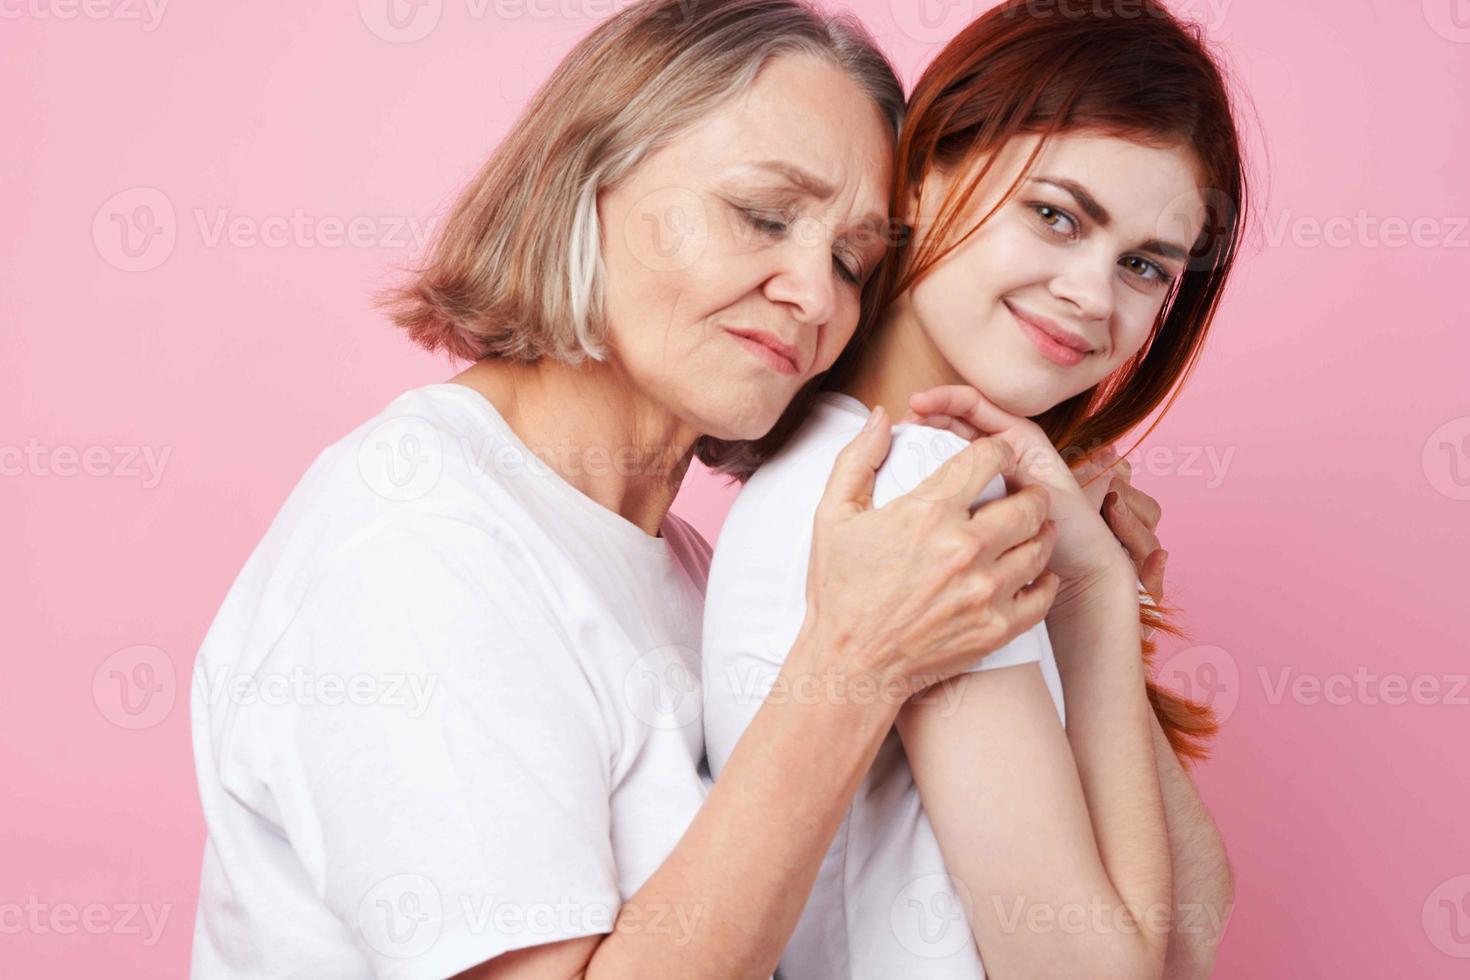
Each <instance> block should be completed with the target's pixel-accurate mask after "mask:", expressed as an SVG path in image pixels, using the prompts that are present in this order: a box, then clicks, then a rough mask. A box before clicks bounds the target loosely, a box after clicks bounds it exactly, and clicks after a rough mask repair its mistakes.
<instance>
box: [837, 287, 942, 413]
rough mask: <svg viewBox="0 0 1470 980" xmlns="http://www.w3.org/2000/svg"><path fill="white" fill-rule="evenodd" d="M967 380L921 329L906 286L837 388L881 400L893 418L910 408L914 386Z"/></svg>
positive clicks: (919, 388) (859, 397)
mask: <svg viewBox="0 0 1470 980" xmlns="http://www.w3.org/2000/svg"><path fill="white" fill-rule="evenodd" d="M966 383H967V382H966V381H965V379H964V378H963V377H961V376H960V374H959V373H958V372H957V371H955V369H954V368H953V367H952V366H951V365H950V363H949V361H947V360H945V358H944V355H942V354H941V353H940V352H939V349H938V348H937V347H935V346H934V343H933V341H931V340H930V339H929V336H928V334H926V333H924V330H923V328H922V327H920V325H919V320H918V317H916V316H915V315H914V311H913V307H912V306H911V305H910V302H909V293H907V292H905V293H904V294H903V295H902V296H900V297H899V298H898V299H897V300H895V301H894V302H893V303H891V304H890V305H889V307H888V309H887V310H885V311H884V313H883V316H882V319H880V320H879V322H878V323H877V324H876V325H875V326H874V328H873V335H872V337H870V338H869V340H868V344H867V346H866V348H865V350H864V351H863V355H862V358H861V359H860V360H859V361H858V363H857V364H856V365H855V366H854V368H853V372H852V374H851V376H850V377H849V378H848V379H847V381H846V382H845V383H843V384H842V385H841V386H840V388H839V390H840V391H842V392H843V394H847V395H851V396H852V397H854V398H856V399H857V400H858V401H860V402H862V403H863V404H864V405H867V406H868V407H869V408H872V407H873V406H875V405H882V406H883V408H884V410H885V411H886V412H887V413H888V417H889V418H890V419H892V420H893V421H895V422H897V421H898V420H899V419H901V418H903V417H904V416H905V415H906V414H908V411H909V396H910V395H912V394H914V393H915V392H919V391H923V390H925V389H926V388H932V387H934V386H935V385H962V384H966Z"/></svg>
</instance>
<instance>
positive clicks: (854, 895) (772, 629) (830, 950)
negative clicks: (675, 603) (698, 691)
mask: <svg viewBox="0 0 1470 980" xmlns="http://www.w3.org/2000/svg"><path fill="white" fill-rule="evenodd" d="M867 416H868V409H867V408H866V407H865V406H864V405H863V404H862V403H861V402H859V401H858V400H857V399H855V398H852V397H850V396H848V395H844V394H841V393H838V392H825V393H823V394H822V395H820V396H819V397H818V399H817V402H816V404H815V406H814V408H813V409H812V412H811V414H810V416H809V417H808V418H807V419H806V420H805V421H804V422H803V424H802V426H801V428H800V429H799V430H798V431H797V432H796V433H795V434H794V435H793V436H792V437H791V439H790V441H789V442H788V443H787V444H786V445H785V446H784V447H783V448H782V449H781V451H780V452H778V453H777V454H776V455H775V456H773V457H772V458H771V459H770V460H769V461H767V462H766V463H765V464H764V465H762V466H761V467H760V469H758V470H757V471H756V472H755V474H754V475H753V476H751V478H750V479H749V480H748V481H747V482H746V484H745V486H744V487H743V488H742V489H741V491H740V494H739V496H738V497H737V498H736V500H735V503H734V505H733V507H732V508H731V510H730V513H729V515H728V516H727V517H726V519H725V523H724V525H723V526H722V527H721V529H720V537H719V541H718V543H717V545H716V547H715V556H714V561H713V563H712V564H711V566H710V572H709V587H708V591H707V594H706V598H705V614H704V646H703V657H704V699H705V701H704V725H705V744H706V749H707V751H708V753H709V765H710V771H711V772H712V773H713V774H714V776H715V778H716V779H718V778H719V774H720V771H721V770H722V769H723V768H724V765H725V762H726V761H727V760H728V759H729V757H730V753H731V751H732V750H733V749H734V747H735V743H736V742H737V741H738V740H739V738H740V735H741V733H742V732H744V730H745V728H746V726H747V725H749V724H750V722H751V720H752V719H753V718H754V717H755V713H756V711H757V710H758V709H759V708H760V706H761V703H762V701H763V700H764V697H765V696H766V694H767V692H768V691H772V689H773V684H774V682H775V681H776V679H777V675H778V674H779V672H780V670H781V665H782V664H783V663H784V662H785V659H786V653H787V651H789V650H790V649H791V645H792V643H793V642H794V640H795V638H796V636H797V633H798V632H799V631H800V628H801V624H802V621H803V619H804V617H805V615H806V579H807V564H808V560H809V556H810V552H811V542H812V523H813V520H814V518H815V515H816V509H817V504H818V502H819V501H820V500H821V497H822V493H823V491H824V490H825V488H826V484H827V478H828V476H829V475H830V474H831V471H832V465H833V463H834V462H835V460H836V458H837V454H838V452H839V451H841V449H842V448H843V447H844V446H846V445H847V444H848V443H849V442H851V441H852V439H853V438H854V437H855V436H856V435H857V434H858V432H859V431H861V429H862V427H863V423H864V422H865V421H866V419H867ZM965 445H966V442H965V440H963V439H961V438H960V437H958V436H956V435H955V434H953V433H951V432H948V431H945V430H942V429H936V428H933V427H930V426H925V425H914V424H901V425H896V426H894V429H893V442H892V445H891V448H890V450H889V454H888V458H887V460H886V461H885V462H884V464H883V466H882V468H881V469H880V470H879V471H878V476H877V481H876V483H875V486H874V494H873V503H874V506H879V507H881V506H882V505H883V504H885V503H887V502H888V501H890V500H892V499H893V498H895V497H898V496H901V495H903V494H905V493H907V492H909V491H911V490H913V489H914V488H916V487H917V486H918V485H919V484H920V483H921V482H922V481H923V479H924V478H925V477H926V476H928V475H929V474H930V473H932V472H933V471H934V470H936V469H938V468H939V466H940V464H942V463H943V462H944V461H945V460H947V459H948V458H949V457H950V456H952V455H954V454H955V453H956V452H958V451H959V450H960V449H962V448H964V446H965ZM1004 494H1005V483H1004V481H1003V480H1002V479H1001V478H1000V477H996V478H995V479H994V480H993V481H991V483H990V484H989V485H988V486H987V487H986V488H985V490H984V491H983V492H982V494H981V499H982V500H993V499H996V498H999V497H1001V496H1004ZM1031 662H1035V663H1038V664H1039V665H1040V669H1041V672H1042V676H1043V677H1044V678H1045V681H1046V686H1047V689H1048V690H1049V691H1050V693H1051V696H1052V701H1053V703H1054V704H1055V705H1056V709H1057V713H1058V715H1059V716H1062V717H1063V718H1065V714H1064V706H1063V702H1062V688H1061V680H1060V677H1059V676H1058V673H1057V667H1056V659H1055V657H1054V656H1053V653H1052V648H1051V643H1050V641H1049V640H1048V638H1047V633H1046V625H1045V623H1038V624H1037V625H1036V626H1034V627H1032V628H1031V629H1030V630H1027V631H1026V632H1025V633H1023V634H1021V635H1020V636H1018V637H1016V638H1015V639H1014V640H1012V641H1011V642H1010V643H1009V644H1007V645H1006V646H1004V647H1002V648H1001V649H1000V650H997V651H995V652H994V653H991V654H990V655H989V656H987V657H985V658H984V659H982V660H980V661H979V663H978V664H977V665H976V666H975V667H973V668H972V670H977V671H978V670H993V669H996V668H1000V667H1008V666H1013V665H1016V664H1022V663H1031ZM781 695H782V696H784V697H799V696H802V694H801V692H799V691H797V690H796V689H795V687H793V688H792V689H791V690H790V691H786V690H783V691H782V692H781ZM820 696H851V697H853V698H857V697H859V696H868V695H863V694H862V693H861V691H860V689H854V690H853V691H852V692H851V693H850V694H843V693H842V692H838V693H836V694H835V695H834V694H833V693H831V692H828V691H823V692H822V693H821V695H820ZM931 696H935V697H936V699H937V695H931ZM954 751H956V752H963V753H967V754H969V755H971V756H973V758H974V760H975V770H974V778H976V779H984V778H986V772H985V747H984V746H976V745H956V746H955V747H954ZM1003 857H1004V856H1003V855H997V858H998V859H1000V858H1003ZM958 887H959V886H958V883H957V882H955V881H954V880H953V879H951V878H950V877H949V875H948V873H947V872H946V870H945V866H944V861H943V858H942V857H941V855H940V852H939V844H938V841H937V840H936V839H935V836H934V832H933V830H932V829H931V827H930V825H929V820H928V818H927V817H926V816H925V814H924V809H923V806H922V805H921V804H920V801H919V794H918V789H917V788H916V786H915V785H914V779H913V774H912V772H911V771H910V769H909V766H908V761H907V759H906V758H905V756H904V752H903V745H902V743H901V742H900V740H899V737H898V734H897V732H896V731H890V732H889V734H888V736H887V738H886V739H885V740H884V742H883V744H882V747H881V748H880V749H879V751H878V755H877V757H876V759H875V760H874V762H873V767H872V769H871V770H870V771H869V772H868V774H867V776H866V778H865V779H864V781H863V784H862V786H861V787H860V788H859V789H858V791H857V794H856V796H855V798H854V799H853V802H852V806H851V808H850V809H849V811H848V813H847V815H846V817H845V819H844V820H843V822H842V825H841V827H840V828H839V829H838V831H837V835H836V837H835V838H834V840H833V842H832V846H831V848H830V849H829V850H828V852H827V855H826V857H825V858H824V859H823V862H822V866H821V870H820V872H819V873H818V876H817V881H816V885H815V887H814V888H813V890H812V894H811V897H810V898H809V900H808V901H807V904H806V908H805V909H804V910H803V912H802V916H801V920H800V922H799V923H798V924H797V927H796V932H795V934H794V935H793V936H792V939H791V942H790V944H789V945H788V946H787V947H786V951H785V953H784V954H783V955H782V957H781V966H780V970H779V972H778V976H781V977H784V978H786V980H896V978H900V977H901V978H903V980H976V978H980V977H983V976H984V975H985V974H984V969H983V968H982V966H981V963H980V958H979V954H978V951H977V949H976V946H975V942H974V939H973V934H972V932H971V927H970V923H969V921H968V919H967V916H966V912H965V904H966V902H965V901H962V900H961V895H959V894H957V888H958ZM964 898H965V899H967V900H971V901H984V900H985V898H984V896H964Z"/></svg>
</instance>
